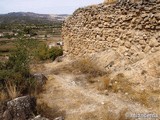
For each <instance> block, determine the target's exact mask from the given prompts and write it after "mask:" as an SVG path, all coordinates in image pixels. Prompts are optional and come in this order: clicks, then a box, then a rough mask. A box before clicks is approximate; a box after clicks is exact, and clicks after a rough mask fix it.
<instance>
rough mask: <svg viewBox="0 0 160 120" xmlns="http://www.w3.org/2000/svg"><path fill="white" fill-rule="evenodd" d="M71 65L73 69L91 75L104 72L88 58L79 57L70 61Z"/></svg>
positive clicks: (94, 75)
mask: <svg viewBox="0 0 160 120" xmlns="http://www.w3.org/2000/svg"><path fill="white" fill-rule="evenodd" d="M72 67H73V68H74V69H75V71H77V72H80V73H82V74H88V75H90V76H92V77H97V76H102V75H104V74H106V72H104V71H102V70H101V69H100V68H99V66H98V65H97V64H96V63H95V62H94V61H92V60H91V59H90V58H83V59H79V60H77V61H75V62H73V63H72Z"/></svg>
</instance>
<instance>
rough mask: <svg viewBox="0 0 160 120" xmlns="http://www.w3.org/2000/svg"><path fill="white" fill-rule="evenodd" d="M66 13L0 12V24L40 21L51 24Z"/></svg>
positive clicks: (61, 18) (64, 16)
mask: <svg viewBox="0 0 160 120" xmlns="http://www.w3.org/2000/svg"><path fill="white" fill-rule="evenodd" d="M67 16H68V15H66V14H62V15H52V14H37V13H32V12H12V13H8V14H0V24H6V23H7V24H12V23H23V24H25V23H30V24H35V23H41V24H49V23H50V24H51V23H53V22H61V21H63V20H64V19H65V18H66V17H67Z"/></svg>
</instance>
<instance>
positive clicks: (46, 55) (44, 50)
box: [36, 44, 63, 60]
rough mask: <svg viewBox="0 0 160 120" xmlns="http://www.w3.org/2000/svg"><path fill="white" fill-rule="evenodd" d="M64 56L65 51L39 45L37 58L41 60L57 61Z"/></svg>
mask: <svg viewBox="0 0 160 120" xmlns="http://www.w3.org/2000/svg"><path fill="white" fill-rule="evenodd" d="M61 55H63V50H62V49H61V48H58V47H52V48H49V47H48V46H47V45H46V44H39V45H38V48H37V54H36V57H37V58H38V59H39V60H47V59H50V60H55V59H56V58H57V57H58V56H61Z"/></svg>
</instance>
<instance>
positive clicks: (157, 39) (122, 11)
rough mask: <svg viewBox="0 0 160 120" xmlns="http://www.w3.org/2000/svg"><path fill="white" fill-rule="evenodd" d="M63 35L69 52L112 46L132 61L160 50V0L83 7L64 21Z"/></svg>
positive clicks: (82, 53)
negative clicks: (144, 2) (124, 4)
mask: <svg viewBox="0 0 160 120" xmlns="http://www.w3.org/2000/svg"><path fill="white" fill-rule="evenodd" d="M62 37H63V42H64V47H63V49H64V53H65V54H66V55H67V56H79V57H80V56H81V57H82V56H88V55H92V54H95V53H100V52H102V51H110V50H113V51H116V52H117V53H118V54H119V55H120V56H121V57H122V58H126V59H130V60H133V61H134V60H137V59H139V58H143V57H144V56H145V55H146V53H152V52H156V51H159V50H160V1H159V0H157V1H156V2H153V3H147V4H143V5H142V4H140V3H133V4H130V5H127V6H123V7H122V6H120V5H115V4H110V5H107V4H99V5H96V6H95V5H94V6H88V7H85V8H80V9H78V10H76V11H75V12H74V13H73V15H72V16H71V17H69V18H68V19H67V20H66V21H65V23H64V26H63V30H62Z"/></svg>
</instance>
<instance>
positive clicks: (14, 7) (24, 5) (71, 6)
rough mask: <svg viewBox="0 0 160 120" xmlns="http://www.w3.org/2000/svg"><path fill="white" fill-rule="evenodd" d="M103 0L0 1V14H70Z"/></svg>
mask: <svg viewBox="0 0 160 120" xmlns="http://www.w3.org/2000/svg"><path fill="white" fill-rule="evenodd" d="M102 2H103V0H78V1H75V0H68V1H66V0H59V1H56V0H45V1H43V0H27V1H26V0H12V1H10V0H1V1H0V8H1V10H0V14H6V13H10V12H34V13H39V14H72V13H73V12H74V11H75V10H76V9H78V8H79V7H85V6H88V5H92V4H99V3H102Z"/></svg>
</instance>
